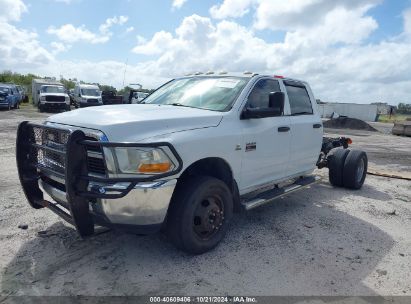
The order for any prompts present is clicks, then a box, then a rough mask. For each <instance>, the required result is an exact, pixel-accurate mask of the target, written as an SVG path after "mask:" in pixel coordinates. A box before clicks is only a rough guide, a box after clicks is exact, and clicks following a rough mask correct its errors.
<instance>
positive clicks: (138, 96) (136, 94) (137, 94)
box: [130, 91, 148, 103]
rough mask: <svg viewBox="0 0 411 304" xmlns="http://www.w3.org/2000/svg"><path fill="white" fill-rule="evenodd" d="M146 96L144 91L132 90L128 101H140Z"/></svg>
mask: <svg viewBox="0 0 411 304" xmlns="http://www.w3.org/2000/svg"><path fill="white" fill-rule="evenodd" d="M147 96H148V93H144V92H139V91H137V92H133V96H132V98H131V102H130V103H140V102H142V101H143V100H144V98H146V97H147Z"/></svg>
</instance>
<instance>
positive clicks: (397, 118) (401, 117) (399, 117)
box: [378, 114, 411, 122]
mask: <svg viewBox="0 0 411 304" xmlns="http://www.w3.org/2000/svg"><path fill="white" fill-rule="evenodd" d="M407 118H409V119H411V115H410V114H395V115H392V116H391V119H390V115H380V117H379V118H378V122H396V121H404V120H407Z"/></svg>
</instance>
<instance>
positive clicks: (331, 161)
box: [328, 149, 350, 187]
mask: <svg viewBox="0 0 411 304" xmlns="http://www.w3.org/2000/svg"><path fill="white" fill-rule="evenodd" d="M349 152H350V151H349V150H347V149H334V150H332V151H331V153H330V154H329V156H328V178H329V180H330V183H331V185H333V186H336V187H343V186H344V182H343V171H344V164H345V159H346V158H347V155H348V153H349Z"/></svg>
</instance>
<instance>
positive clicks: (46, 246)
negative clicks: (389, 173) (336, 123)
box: [1, 184, 393, 295]
mask: <svg viewBox="0 0 411 304" xmlns="http://www.w3.org/2000/svg"><path fill="white" fill-rule="evenodd" d="M366 187H367V188H368V189H367V188H366V189H365V190H364V191H367V193H370V195H371V197H372V198H374V199H389V198H388V197H387V195H386V194H385V193H382V192H380V191H378V190H377V189H374V188H372V187H371V186H366ZM357 194H359V195H361V192H358V193H357ZM344 195H352V193H351V192H347V191H343V190H340V191H339V190H332V189H330V188H329V187H325V186H324V185H321V184H320V185H317V186H314V187H312V188H310V189H308V190H306V191H302V192H299V193H295V194H292V195H290V196H289V197H288V198H285V199H280V200H278V201H277V202H275V203H273V204H272V205H269V206H264V207H262V208H260V209H256V210H255V211H251V212H249V213H247V214H245V213H241V214H237V215H235V218H234V220H233V222H232V225H231V228H230V231H229V233H228V235H227V236H226V238H225V240H224V241H223V243H222V244H220V246H218V247H217V248H216V249H215V250H213V251H212V252H209V253H206V254H203V255H201V256H189V255H186V254H184V253H182V252H180V251H177V250H176V249H174V247H172V246H171V245H170V244H169V243H168V242H167V240H166V239H165V237H164V236H163V235H162V234H157V235H152V236H144V237H139V236H135V235H130V234H125V233H120V232H109V233H105V234H101V235H97V236H94V237H92V238H90V239H87V240H81V239H80V238H79V237H78V236H77V233H76V232H75V231H74V230H73V229H72V228H71V227H68V226H66V225H63V224H62V223H60V222H58V223H55V224H54V225H52V226H50V227H48V229H47V231H46V233H45V234H43V235H42V236H38V235H36V234H35V233H34V232H33V238H32V239H31V240H30V241H29V242H27V243H25V244H24V245H23V246H22V247H21V248H20V250H19V252H18V254H16V256H15V257H14V259H13V260H12V261H11V262H10V263H9V264H8V266H7V267H6V268H5V269H4V271H3V274H2V282H1V284H2V294H3V295H20V294H29V295H148V294H150V295H159V294H161V295H183V294H188V295H216V294H230V295H239V294H241V295H244V294H246V295H354V294H355V295H374V294H375V293H374V291H373V290H372V289H370V288H369V287H367V286H366V285H365V284H364V283H363V281H364V279H365V278H366V277H367V276H369V275H370V274H373V273H374V272H375V268H376V266H377V264H378V263H379V262H380V260H381V259H382V258H383V257H384V256H385V254H386V253H387V252H389V250H390V249H391V248H392V246H393V240H392V239H391V238H390V236H389V235H387V234H386V233H384V232H383V231H382V230H380V229H378V228H377V227H376V226H374V225H372V224H370V223H368V222H366V221H363V220H361V219H359V218H357V217H355V216H351V215H349V214H347V213H345V212H342V211H340V210H338V208H337V207H336V205H337V204H338V203H339V202H341V199H342V198H343V197H344ZM33 212H50V211H43V210H41V211H33Z"/></svg>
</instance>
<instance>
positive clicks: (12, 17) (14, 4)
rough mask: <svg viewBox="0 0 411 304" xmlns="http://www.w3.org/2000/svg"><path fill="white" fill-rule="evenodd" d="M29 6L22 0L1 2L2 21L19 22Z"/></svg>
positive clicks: (0, 14) (0, 16) (0, 17)
mask: <svg viewBox="0 0 411 304" xmlns="http://www.w3.org/2000/svg"><path fill="white" fill-rule="evenodd" d="M25 12H27V6H26V5H25V4H24V2H23V1H22V0H0V21H3V22H6V21H19V20H20V17H21V15H22V14H23V13H25Z"/></svg>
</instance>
